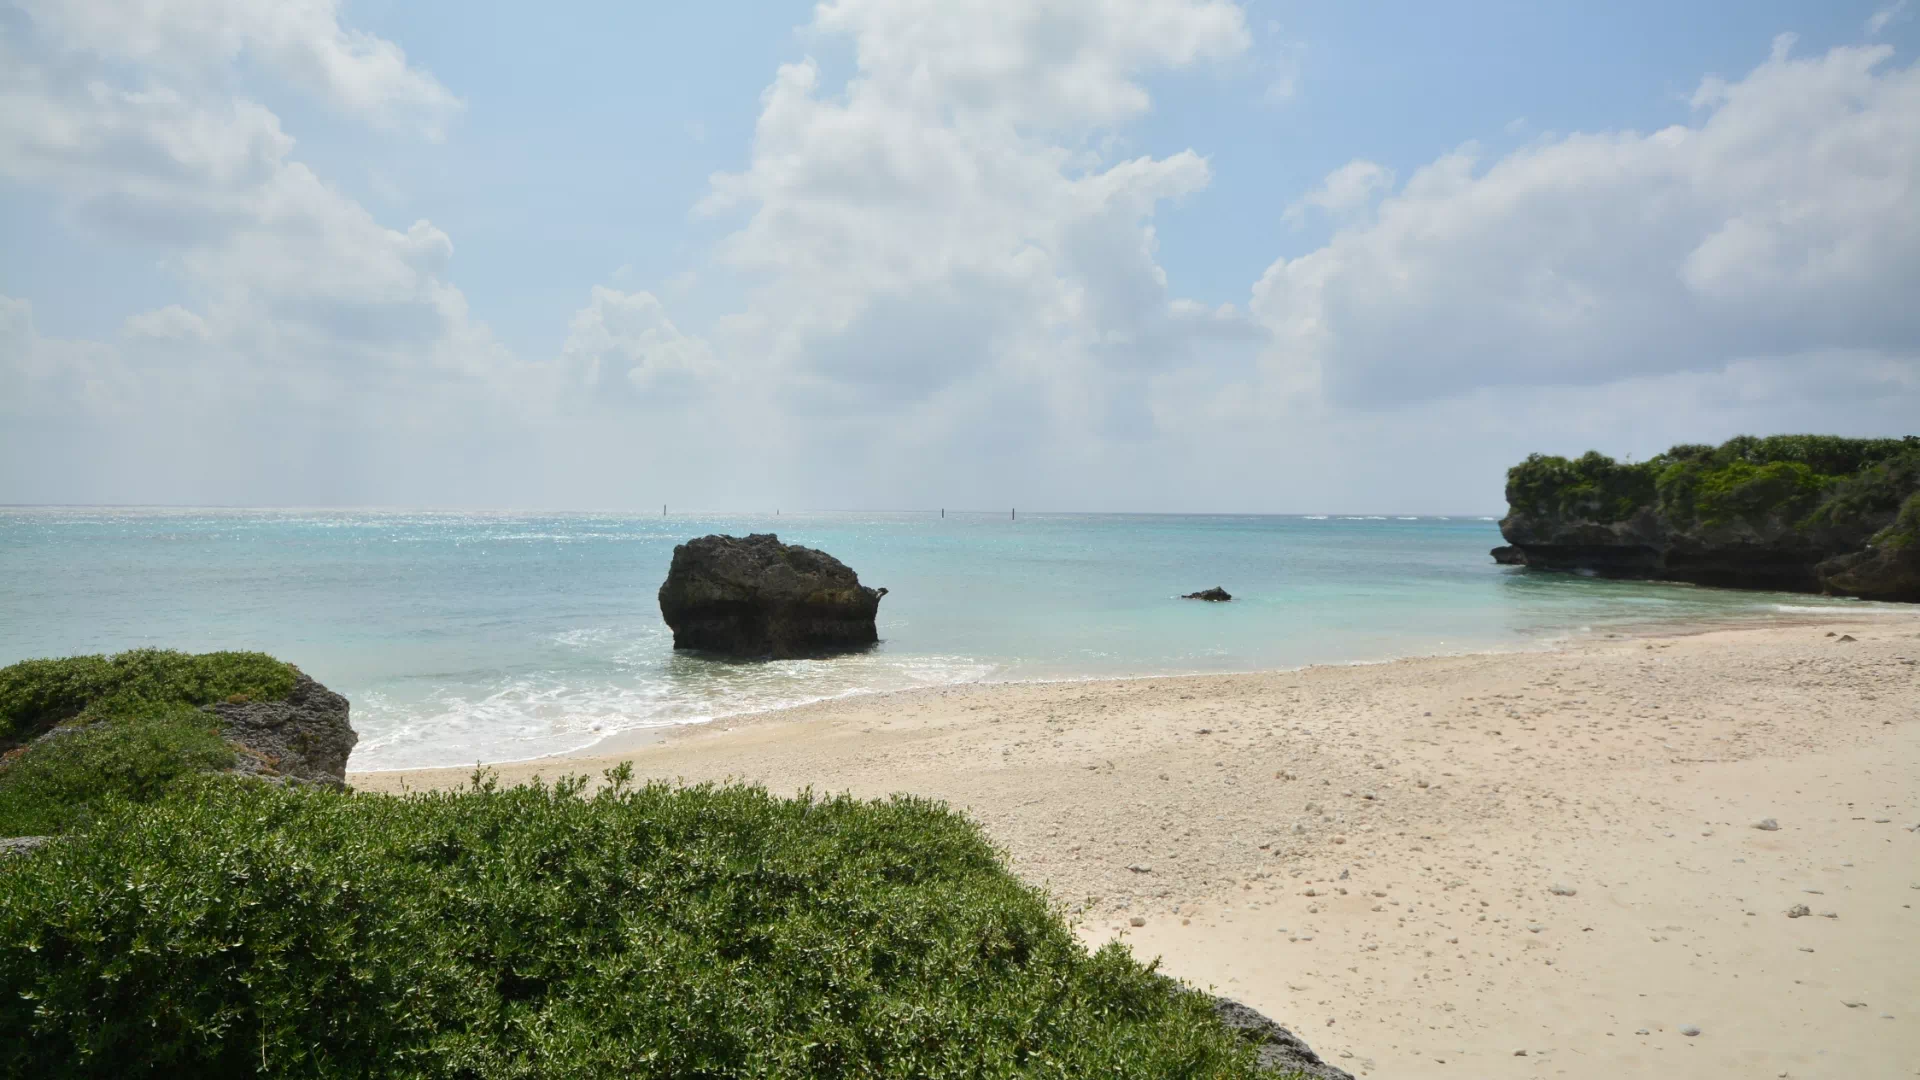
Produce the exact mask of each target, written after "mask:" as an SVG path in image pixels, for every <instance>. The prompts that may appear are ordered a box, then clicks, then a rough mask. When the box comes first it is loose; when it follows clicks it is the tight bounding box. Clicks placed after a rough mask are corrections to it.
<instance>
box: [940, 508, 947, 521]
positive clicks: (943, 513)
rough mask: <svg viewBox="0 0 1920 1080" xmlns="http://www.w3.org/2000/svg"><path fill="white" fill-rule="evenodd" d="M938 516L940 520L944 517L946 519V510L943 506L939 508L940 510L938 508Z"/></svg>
mask: <svg viewBox="0 0 1920 1080" xmlns="http://www.w3.org/2000/svg"><path fill="white" fill-rule="evenodd" d="M940 516H941V517H942V518H944V517H946V516H947V508H946V507H944V506H943V507H941V508H940Z"/></svg>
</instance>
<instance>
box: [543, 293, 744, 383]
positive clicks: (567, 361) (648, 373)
mask: <svg viewBox="0 0 1920 1080" xmlns="http://www.w3.org/2000/svg"><path fill="white" fill-rule="evenodd" d="M560 358H561V363H562V365H563V367H564V368H565V370H566V371H567V373H568V377H569V378H570V379H572V380H574V381H575V382H576V383H577V384H578V385H579V386H581V387H584V388H586V389H589V390H597V389H601V388H609V389H611V388H615V387H618V386H619V385H620V384H622V383H624V384H625V385H626V387H627V388H629V389H632V390H637V391H641V392H661V391H665V392H669V393H671V392H673V391H675V390H676V389H684V388H686V387H687V386H688V385H690V384H692V383H696V382H698V381H700V380H703V379H708V378H712V377H714V376H715V375H716V374H717V371H716V369H715V364H714V359H713V349H712V348H711V347H710V346H709V345H708V344H707V343H706V341H704V340H703V339H701V338H698V337H693V336H690V335H687V334H683V333H681V332H680V328H679V327H677V326H675V325H674V324H673V321H672V320H671V319H669V318H667V312H666V308H665V307H664V306H662V305H661V303H660V301H659V299H658V298H656V297H655V296H654V295H653V294H652V293H649V292H632V293H628V292H621V291H619V290H618V289H609V288H607V287H606V286H604V285H596V286H594V287H593V292H592V295H591V296H589V297H588V300H587V306H585V307H583V308H581V309H580V310H579V311H577V312H575V313H574V316H573V322H572V325H571V327H570V328H569V331H568V334H567V340H566V344H565V345H564V346H562V347H561V350H560Z"/></svg>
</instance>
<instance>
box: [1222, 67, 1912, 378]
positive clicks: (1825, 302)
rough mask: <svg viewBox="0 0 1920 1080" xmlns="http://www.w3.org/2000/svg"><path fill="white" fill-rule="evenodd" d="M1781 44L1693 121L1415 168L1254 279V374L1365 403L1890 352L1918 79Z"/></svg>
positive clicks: (1707, 96) (1908, 338)
mask: <svg viewBox="0 0 1920 1080" xmlns="http://www.w3.org/2000/svg"><path fill="white" fill-rule="evenodd" d="M1790 45H1791V42H1790V40H1782V41H1781V42H1778V43H1776V48H1775V50H1774V53H1773V55H1772V56H1771V57H1770V58H1769V59H1768V60H1767V61H1766V62H1765V63H1763V64H1761V65H1760V66H1759V67H1757V68H1756V69H1754V70H1753V71H1752V72H1751V73H1750V74H1748V75H1747V76H1746V77H1745V78H1743V79H1740V80H1738V81H1736V82H1726V81H1723V80H1718V79H1709V80H1706V81H1705V82H1703V83H1702V84H1701V86H1700V88H1699V91H1698V93H1697V94H1696V95H1695V98H1694V105H1695V108H1696V109H1697V111H1698V112H1699V114H1700V117H1699V120H1698V122H1697V123H1695V124H1692V125H1687V126H1674V127H1669V128H1666V129H1663V130H1661V131H1657V132H1654V133H1652V134H1649V135H1641V134H1637V133H1634V132H1616V133H1605V134H1592V135H1573V136H1568V137H1566V138H1562V139H1558V140H1552V141H1543V142H1538V143H1535V144H1533V145H1531V146H1529V147H1527V148H1525V149H1522V150H1519V151H1516V152H1515V153H1513V154H1510V155H1508V156H1507V157H1505V158H1502V159H1499V160H1497V161H1494V162H1492V163H1491V164H1485V165H1483V164H1482V162H1481V161H1480V155H1479V151H1478V149H1477V148H1476V147H1474V146H1472V145H1468V146H1465V147H1462V148H1461V149H1460V150H1459V151H1457V152H1455V153H1452V154H1449V155H1447V156H1445V157H1442V158H1440V159H1439V160H1436V161H1434V162H1432V163H1431V164H1429V165H1426V166H1424V167H1422V168H1421V169H1419V170H1418V171H1416V172H1415V173H1414V175H1413V176H1412V177H1411V178H1409V180H1408V182H1407V184H1406V185H1405V186H1404V187H1403V188H1402V189H1401V190H1400V191H1398V192H1397V193H1395V194H1393V195H1392V196H1390V197H1388V198H1387V199H1385V200H1384V201H1383V202H1382V203H1381V204H1380V205H1379V207H1378V210H1377V214H1376V218H1375V220H1374V222H1373V223H1372V224H1370V225H1368V226H1367V227H1365V228H1359V229H1349V230H1345V231H1342V232H1340V233H1338V234H1336V235H1335V236H1334V238H1333V239H1332V241H1331V242H1329V243H1328V244H1327V246H1325V247H1324V248H1321V249H1320V250H1318V251H1314V252H1312V253H1309V254H1307V255H1303V256H1301V257H1299V258H1295V259H1283V260H1281V261H1279V262H1276V263H1275V264H1274V265H1273V266H1272V267H1271V268H1270V269H1269V270H1268V271H1267V273H1266V275H1265V276H1264V277H1263V279H1262V280H1261V282H1260V283H1259V285H1258V286H1257V287H1256V289H1255V299H1254V310H1255V312H1256V313H1257V314H1258V315H1259V317H1260V318H1261V319H1262V320H1263V321H1265V322H1266V324H1267V325H1269V326H1270V327H1272V328H1273V330H1274V332H1275V333H1276V335H1278V341H1279V344H1278V346H1277V348H1276V350H1275V353H1274V355H1273V357H1272V363H1273V364H1274V365H1275V367H1277V368H1279V367H1284V368H1293V369H1298V370H1304V371H1307V372H1310V373H1312V374H1313V375H1314V376H1315V377H1317V378H1318V379H1319V380H1320V382H1321V385H1322V386H1323V387H1324V389H1325V392H1326V393H1328V394H1329V395H1331V397H1332V398H1333V399H1334V400H1337V401H1341V402H1349V403H1370V402H1382V401H1391V400H1417V399H1424V398H1432V397H1436V396H1443V395H1447V394H1453V393H1459V392H1463V391H1467V390H1471V389H1473V388H1475V387H1481V386H1489V385H1517V384H1560V383H1574V384H1589V385H1590V384H1598V383H1605V382H1609V381H1612V380H1615V379H1620V378H1624V377H1630V376H1636V375H1643V374H1650V373H1658V372H1672V371H1685V370H1696V371H1697V370H1713V369H1718V368H1719V367H1721V366H1722V365H1724V364H1726V363H1728V362H1730V361H1733V360H1736V359H1739V358H1742V357H1758V356H1792V355H1802V356H1818V355H1832V350H1865V351H1891V352H1893V353H1898V354H1904V355H1912V353H1913V352H1914V350H1915V347H1916V344H1917V343H1920V307H1916V306H1915V305H1914V304H1913V303H1912V302H1911V297H1910V296H1909V295H1908V294H1909V293H1910V292H1911V291H1912V285H1913V283H1914V282H1915V281H1920V190H1917V189H1916V183H1917V181H1920V70H1916V69H1915V68H1914V67H1913V66H1907V67H1895V66H1892V65H1890V63H1889V61H1890V59H1891V51H1890V50H1888V49H1886V48H1884V47H1865V48H1836V49H1834V50H1832V51H1831V52H1829V53H1827V54H1826V55H1824V56H1818V57H1810V58H1804V59H1796V58H1793V57H1792V56H1790V55H1789V53H1788V49H1789V48H1790Z"/></svg>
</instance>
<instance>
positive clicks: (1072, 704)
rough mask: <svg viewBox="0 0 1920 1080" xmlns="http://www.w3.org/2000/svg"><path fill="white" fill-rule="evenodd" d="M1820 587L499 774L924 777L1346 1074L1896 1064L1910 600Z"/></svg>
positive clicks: (1107, 916)
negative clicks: (1690, 622) (1567, 639)
mask: <svg viewBox="0 0 1920 1080" xmlns="http://www.w3.org/2000/svg"><path fill="white" fill-rule="evenodd" d="M1795 614H1796V615H1797V614H1798V613H1795ZM1845 614H1846V616H1847V617H1841V618H1824V619H1823V618H1817V617H1816V618H1806V619H1802V618H1795V619H1793V620H1792V622H1791V624H1783V623H1770V624H1769V625H1767V626H1765V627H1761V628H1751V627H1749V628H1742V629H1721V628H1712V627H1703V628H1696V629H1694V630H1693V631H1692V632H1676V631H1677V630H1678V629H1680V628H1674V627H1666V628H1663V632H1660V633H1653V634H1647V635H1641V636H1634V637H1624V636H1623V637H1619V638H1600V639H1596V640H1589V641H1584V642H1578V643H1572V644H1568V645H1565V646H1562V647H1560V648H1556V649H1551V650H1534V651H1526V652H1500V653H1482V654H1469V655H1458V656H1447V657H1429V658H1415V659H1400V660H1391V661H1384V662H1377V663H1367V664H1346V665H1320V666H1314V667H1307V668H1303V669H1297V670H1294V671H1290V672H1264V673H1254V674H1224V675H1223V674H1203V675H1189V676H1148V677H1143V678H1137V679H1108V680H1085V681H1074V682H1054V683H972V684H963V685H959V686H947V687H930V688H924V689H919V690H913V691H907V692H896V693H892V694H883V695H866V696H857V697H846V698H838V699H831V700H829V701H826V702H820V703H815V704H812V705H806V706H800V707H798V708H793V709H787V710H782V711H779V712H772V713H761V714H751V715H746V716H742V717H737V718H734V719H733V722H727V721H720V722H716V723H708V724H701V725H687V726H686V727H684V728H681V729H677V734H676V735H675V736H674V737H670V738H663V739H660V740H658V741H657V742H655V743H653V744H652V745H647V746H641V747H635V748H632V749H604V748H603V749H602V751H601V752H600V753H597V754H591V755H580V756H571V757H559V758H544V759H537V760H536V761H534V762H529V763H522V764H518V765H503V766H497V767H494V771H495V772H496V773H497V774H498V776H499V778H500V781H501V782H503V783H514V782H519V781H523V780H526V779H530V778H532V777H535V776H542V777H544V778H546V779H548V780H552V779H553V778H555V777H557V776H560V775H565V774H570V773H571V774H580V773H585V774H588V775H589V776H593V775H595V774H597V772H598V771H599V770H600V769H601V768H605V767H611V766H612V765H614V764H616V763H618V762H621V761H632V762H633V764H634V772H635V777H636V779H640V780H665V781H669V782H684V783H699V782H705V781H720V780H737V781H747V782H757V783H760V784H763V785H764V786H766V787H767V788H768V789H769V790H771V791H774V792H776V793H778V794H790V793H794V792H798V791H801V790H809V789H810V790H813V791H816V792H841V791H846V792H851V793H852V794H854V795H856V796H860V797H884V796H886V795H889V794H891V793H894V792H906V793H910V794H913V795H918V796H923V797H929V798H936V799H941V800H943V801H945V802H947V803H948V804H950V805H952V806H954V807H955V808H956V809H960V810H963V811H965V812H967V813H968V814H969V815H970V816H972V817H973V818H974V820H975V821H977V822H979V823H980V825H981V826H982V828H983V829H985V831H986V832H987V834H988V836H989V837H990V838H991V839H992V840H993V841H994V843H995V844H996V845H998V846H1000V847H1001V848H1002V850H1004V851H1005V852H1006V853H1007V856H1008V858H1009V861H1010V864H1011V865H1012V866H1013V868H1014V869H1015V871H1016V872H1018V873H1019V874H1020V875H1021V876H1022V877H1023V878H1025V879H1026V880H1028V881H1030V882H1033V883H1035V884H1037V885H1040V886H1041V887H1043V888H1045V889H1046V890H1048V892H1049V893H1050V894H1051V895H1052V896H1053V898H1054V900H1055V902H1057V903H1059V904H1061V905H1062V906H1063V908H1065V909H1066V910H1068V911H1069V912H1070V913H1072V914H1074V915H1075V916H1076V917H1077V919H1078V921H1079V932H1080V934H1081V936H1082V937H1083V939H1084V940H1086V941H1087V942H1088V943H1089V944H1097V943H1099V942H1101V941H1104V940H1107V939H1108V938H1111V937H1114V936H1120V937H1123V938H1124V939H1125V940H1127V941H1128V942H1129V943H1130V944H1131V946H1132V947H1133V948H1134V949H1135V951H1136V952H1137V953H1139V954H1140V955H1142V956H1143V957H1153V956H1159V957H1161V958H1162V963H1163V969H1164V970H1166V971H1168V972H1169V973H1170V974H1173V975H1176V976H1180V977H1182V978H1185V979H1188V980H1189V981H1192V982H1194V983H1196V984H1198V985H1200V986H1203V987H1204V986H1212V987H1214V988H1215V989H1216V991H1217V992H1221V993H1225V994H1227V995H1228V996H1231V997H1235V998H1237V999H1239V1000H1243V1001H1245V1002H1247V1004H1249V1005H1251V1006H1253V1007H1254V1008H1256V1009H1259V1010H1260V1011H1262V1012H1264V1013H1266V1014H1267V1015H1270V1016H1272V1017H1274V1018H1275V1019H1276V1020H1277V1021H1279V1022H1280V1023H1282V1024H1285V1025H1287V1026H1288V1027H1290V1028H1292V1029H1293V1030H1295V1031H1296V1032H1299V1033H1301V1034H1302V1035H1303V1037H1305V1038H1307V1040H1308V1041H1309V1042H1310V1043H1311V1044H1312V1045H1313V1046H1314V1047H1315V1048H1316V1049H1317V1050H1319V1051H1321V1052H1322V1054H1323V1055H1324V1056H1326V1057H1327V1059H1328V1060H1329V1061H1332V1062H1333V1063H1335V1064H1338V1065H1340V1066H1341V1067H1343V1068H1346V1069H1348V1070H1349V1071H1351V1072H1354V1073H1355V1074H1356V1075H1384V1076H1393V1077H1423V1076H1446V1075H1474V1076H1497V1077H1509V1076H1511V1077H1536V1076H1537V1077H1543V1078H1544V1077H1576V1078H1577V1077H1589V1076H1590V1077H1595V1078H1599V1077H1609V1078H1610V1077H1613V1076H1618V1075H1647V1074H1649V1073H1650V1072H1651V1071H1655V1070H1664V1071H1666V1072H1669V1073H1678V1074H1680V1075H1688V1076H1698V1077H1709V1078H1720V1077H1726V1078H1732V1077H1746V1076H1754V1075H1764V1076H1773V1075H1777V1074H1779V1073H1780V1072H1782V1071H1786V1072H1788V1073H1789V1075H1793V1076H1806V1075H1836V1076H1837V1075H1898V1074H1901V1073H1903V1072H1904V1071H1907V1070H1911V1069H1913V1068H1915V1067H1917V1066H1920V1023H1915V1022H1914V1020H1915V1019H1916V1018H1920V969H1912V966H1911V965H1889V964H1887V963H1885V962H1884V958H1885V957H1887V956H1889V955H1916V954H1920V919H1917V918H1916V916H1915V913H1914V910H1913V907H1914V905H1916V904H1920V871H1916V870H1915V869H1914V868H1915V867H1916V866H1920V831H1909V830H1908V829H1907V826H1920V722H1916V721H1920V622H1910V621H1907V620H1893V621H1889V620H1887V619H1886V618H1884V617H1877V616H1873V615H1867V616H1866V617H1864V618H1863V617H1861V616H1862V615H1865V614H1866V613H1858V614H1855V613H1845ZM1829 634H1832V635H1833V636H1831V637H1829V636H1827V635H1829ZM1843 634H1845V635H1850V636H1852V637H1854V638H1856V639H1857V640H1855V641H1852V642H1842V641H1841V640H1840V635H1843ZM603 747H604V744H603ZM472 771H473V770H472V767H471V766H466V767H461V768H457V769H438V770H405V771H394V772H380V773H350V774H349V776H348V781H349V782H350V783H352V784H354V785H355V786H357V787H360V788H363V789H368V790H386V791H401V790H421V789H426V788H438V787H458V786H461V785H463V784H464V783H465V782H466V779H467V778H468V777H469V776H470V775H471V773H472ZM1855 804H1857V805H1855ZM1769 817H1770V818H1774V819H1777V821H1778V822H1779V824H1780V829H1779V830H1777V831H1762V830H1756V829H1753V828H1751V827H1750V826H1751V824H1752V823H1753V822H1756V821H1758V820H1761V819H1763V818H1769ZM1555 886H1565V887H1566V888H1567V889H1569V890H1571V892H1570V894H1568V895H1561V894H1559V893H1556V892H1554V891H1553V887H1555ZM1910 886H1912V888H1910ZM1803 889H1817V890H1820V891H1819V893H1818V894H1815V893H1811V892H1803V891H1802V890H1803ZM1803 900H1804V901H1808V902H1810V905H1811V906H1812V908H1813V912H1814V915H1813V917H1810V918H1797V919H1789V918H1788V917H1787V916H1786V915H1785V914H1784V913H1785V911H1786V910H1787V909H1788V908H1789V907H1790V906H1791V905H1792V904H1794V903H1798V902H1801V901H1803ZM1829 910H1830V911H1832V912H1833V913H1834V914H1835V916H1836V917H1835V918H1833V919H1823V918H1820V917H1818V916H1819V914H1820V913H1822V912H1823V911H1829ZM1135 920H1138V923H1137V924H1136V923H1135ZM1535 927H1537V928H1538V929H1535ZM1804 949H1814V950H1816V951H1815V952H1811V953H1809V952H1805V951H1802V950H1804ZM1842 998H1844V999H1846V1000H1847V1001H1855V1002H1860V1003H1862V1004H1860V1005H1859V1007H1848V1006H1847V1005H1845V1004H1843V1003H1842V1001H1841V999H1842ZM1883 1015H1884V1016H1891V1017H1894V1019H1890V1020H1889V1019H1881V1017H1882V1016H1883ZM1688 1024H1696V1025H1699V1026H1700V1027H1701V1028H1702V1029H1703V1034H1702V1035H1701V1036H1700V1037H1698V1038H1688V1037H1685V1036H1682V1035H1680V1034H1678V1029H1679V1028H1680V1027H1681V1026H1682V1025H1688ZM1642 1031H1644V1032H1646V1034H1639V1033H1640V1032H1642ZM1522 1049H1524V1050H1527V1051H1528V1053H1527V1055H1526V1056H1524V1057H1517V1056H1515V1054H1514V1052H1515V1051H1516V1050H1522ZM1462 1065H1465V1066H1466V1069H1465V1071H1464V1072H1462V1071H1461V1067H1462Z"/></svg>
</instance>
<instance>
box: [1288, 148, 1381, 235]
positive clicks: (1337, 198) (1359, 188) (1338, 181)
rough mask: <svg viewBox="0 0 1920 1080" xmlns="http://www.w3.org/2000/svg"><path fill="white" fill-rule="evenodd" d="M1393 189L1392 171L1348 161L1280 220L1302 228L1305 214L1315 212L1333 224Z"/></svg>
mask: <svg viewBox="0 0 1920 1080" xmlns="http://www.w3.org/2000/svg"><path fill="white" fill-rule="evenodd" d="M1392 187H1393V170H1392V169H1389V168H1386V167H1385V166H1383V165H1378V164H1375V163H1374V162H1371V161H1359V160H1355V161H1349V162H1347V163H1346V164H1345V165H1342V166H1340V167H1339V168H1338V169H1335V170H1333V171H1332V172H1330V173H1328V174H1327V178H1326V179H1325V180H1322V181H1321V182H1320V186H1319V187H1316V188H1314V189H1313V190H1312V191H1309V192H1307V193H1306V194H1305V195H1302V196H1301V197H1300V198H1299V199H1296V200H1295V201H1294V202H1292V203H1291V204H1289V205H1288V206H1287V209H1286V212H1285V213H1284V214H1282V215H1281V216H1282V218H1283V219H1284V220H1285V221H1286V222H1287V223H1288V224H1291V225H1302V224H1305V222H1306V219H1307V214H1308V212H1310V211H1313V210H1319V211H1321V212H1323V213H1325V214H1327V215H1328V216H1330V217H1333V218H1335V219H1337V220H1339V219H1346V218H1348V217H1350V216H1352V215H1353V214H1354V212H1355V211H1359V210H1364V209H1366V208H1368V207H1369V206H1371V205H1372V204H1373V200H1374V198H1375V197H1376V196H1378V195H1380V194H1381V193H1383V192H1385V191H1387V190H1388V189H1390V188H1392Z"/></svg>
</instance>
